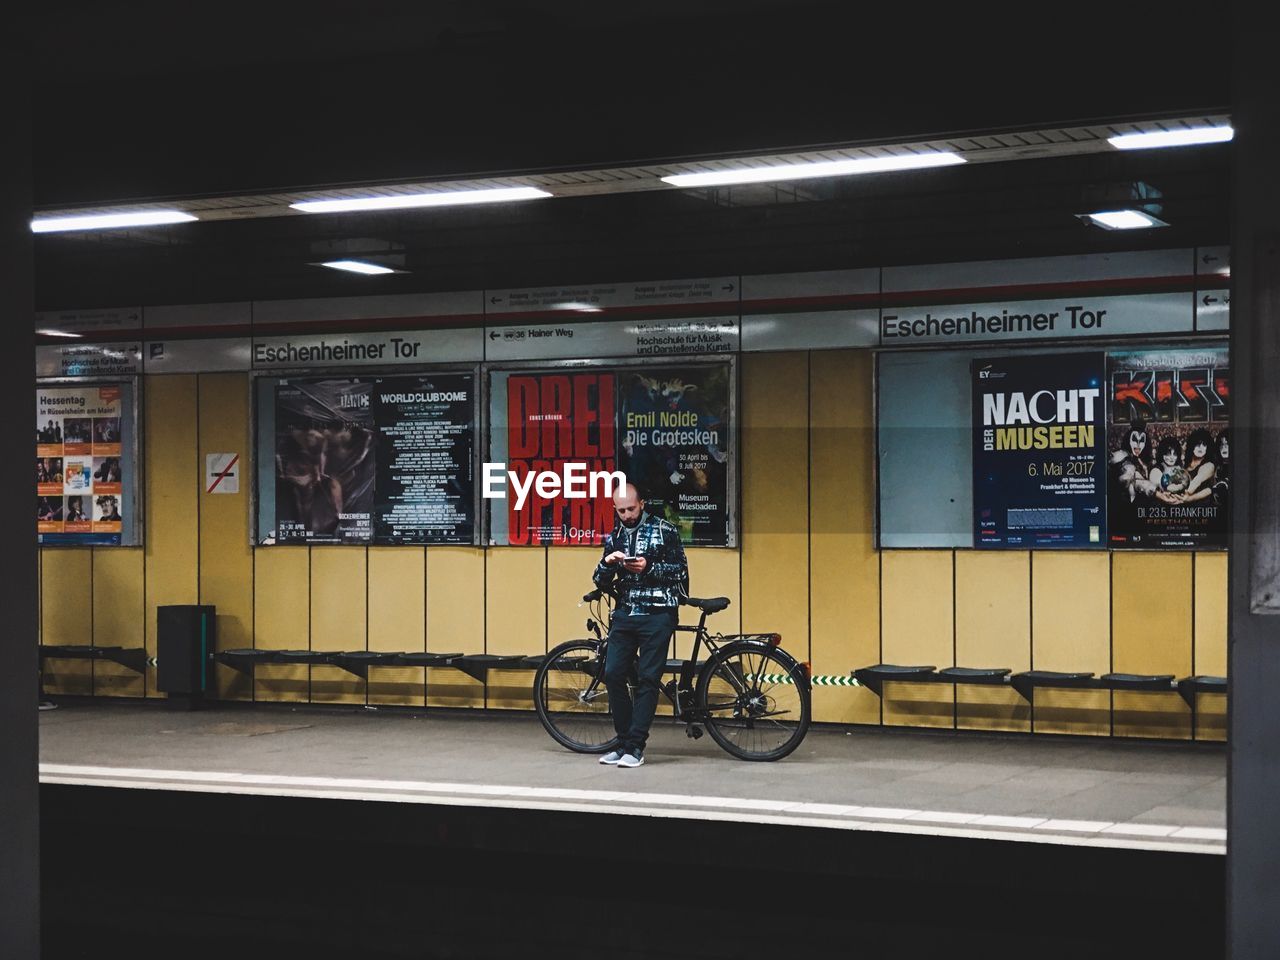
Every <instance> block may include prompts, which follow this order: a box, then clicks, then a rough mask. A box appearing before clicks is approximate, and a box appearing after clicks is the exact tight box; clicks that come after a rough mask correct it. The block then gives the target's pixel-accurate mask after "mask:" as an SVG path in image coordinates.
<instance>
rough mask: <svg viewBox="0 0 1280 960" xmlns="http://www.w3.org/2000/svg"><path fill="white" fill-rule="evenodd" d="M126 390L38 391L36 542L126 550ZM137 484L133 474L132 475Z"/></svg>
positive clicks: (111, 387)
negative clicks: (90, 545)
mask: <svg viewBox="0 0 1280 960" xmlns="http://www.w3.org/2000/svg"><path fill="white" fill-rule="evenodd" d="M124 391H125V387H124V386H123V385H122V384H107V385H101V386H98V385H94V386H75V387H44V388H40V389H38V390H37V391H36V537H37V541H38V542H39V543H42V544H56V543H61V544H94V545H115V544H120V543H123V542H125V537H124V529H125V513H126V512H127V510H128V507H127V506H126V504H131V503H132V496H131V494H132V491H128V493H129V494H130V497H129V498H128V499H126V485H125V472H126V466H127V464H126V463H125V453H124V450H125V444H124V433H125V405H124ZM129 473H130V476H132V471H131V470H130V471H129Z"/></svg>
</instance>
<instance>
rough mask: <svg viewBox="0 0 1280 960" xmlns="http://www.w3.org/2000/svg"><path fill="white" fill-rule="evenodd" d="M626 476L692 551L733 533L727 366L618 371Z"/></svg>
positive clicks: (724, 540) (716, 543) (620, 436)
mask: <svg viewBox="0 0 1280 960" xmlns="http://www.w3.org/2000/svg"><path fill="white" fill-rule="evenodd" d="M618 388H619V398H620V402H619V405H618V406H619V429H618V440H619V447H620V452H619V456H618V462H619V465H620V468H621V470H622V472H623V473H625V474H626V475H627V477H628V479H630V480H632V481H633V482H635V483H636V484H638V485H639V486H640V488H641V489H642V490H644V491H646V492H647V496H648V500H647V509H648V510H649V512H650V513H652V514H654V515H655V516H658V517H662V518H663V519H665V520H667V521H669V522H671V523H672V524H674V525H675V527H676V529H678V530H679V531H680V539H681V540H682V541H683V542H684V543H686V544H690V545H694V546H723V545H725V544H726V543H728V536H729V514H728V506H729V458H730V452H731V451H730V436H731V434H730V431H729V397H730V385H729V368H728V367H727V366H723V365H720V366H714V367H708V366H688V367H663V368H645V369H642V370H630V369H629V370H626V371H619V372H618Z"/></svg>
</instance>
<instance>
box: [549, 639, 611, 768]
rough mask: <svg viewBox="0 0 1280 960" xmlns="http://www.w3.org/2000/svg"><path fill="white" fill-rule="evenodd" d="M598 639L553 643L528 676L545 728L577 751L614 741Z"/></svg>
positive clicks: (598, 750) (603, 749)
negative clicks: (533, 671) (540, 662)
mask: <svg viewBox="0 0 1280 960" xmlns="http://www.w3.org/2000/svg"><path fill="white" fill-rule="evenodd" d="M604 655H605V643H604V641H603V640H570V641H569V642H567V643H562V644H560V646H558V647H556V648H555V649H554V650H552V651H551V652H550V653H549V654H547V658H546V659H545V660H544V661H543V662H542V666H540V667H539V668H538V672H537V673H535V674H534V677H533V703H534V707H535V708H536V709H537V711H538V719H539V720H541V721H542V725H543V726H544V727H545V728H546V730H547V733H549V734H551V736H552V737H553V738H554V739H555V740H556V742H557V743H559V744H560V745H561V746H563V747H567V748H568V749H570V750H573V751H575V752H577V753H605V752H607V751H609V750H612V749H613V748H614V747H615V746H617V743H618V736H617V734H616V733H615V732H614V729H613V713H612V712H611V711H610V709H609V691H608V690H606V689H605V686H604Z"/></svg>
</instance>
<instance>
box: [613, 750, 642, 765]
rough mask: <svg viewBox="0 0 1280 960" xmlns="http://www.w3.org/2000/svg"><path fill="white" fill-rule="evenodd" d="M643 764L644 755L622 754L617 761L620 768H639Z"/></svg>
mask: <svg viewBox="0 0 1280 960" xmlns="http://www.w3.org/2000/svg"><path fill="white" fill-rule="evenodd" d="M643 764H644V754H641V755H640V756H636V755H635V754H634V753H624V754H623V755H622V758H621V759H620V760H619V761H618V766H620V767H639V766H643Z"/></svg>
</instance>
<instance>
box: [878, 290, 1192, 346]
mask: <svg viewBox="0 0 1280 960" xmlns="http://www.w3.org/2000/svg"><path fill="white" fill-rule="evenodd" d="M1194 330H1195V305H1194V295H1193V294H1192V293H1149V294H1134V295H1132V296H1123V295H1121V296H1088V295H1083V296H1072V295H1067V296H1065V297H1055V298H1052V299H1044V300H1013V301H1004V302H987V303H947V304H928V305H926V306H906V307H885V308H883V309H882V310H881V311H880V345H881V346H886V347H889V346H914V345H916V344H948V343H1004V342H1013V341H1021V340H1081V339H1090V338H1095V337H1117V336H1133V335H1167V334H1182V333H1191V332H1193V331H1194Z"/></svg>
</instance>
